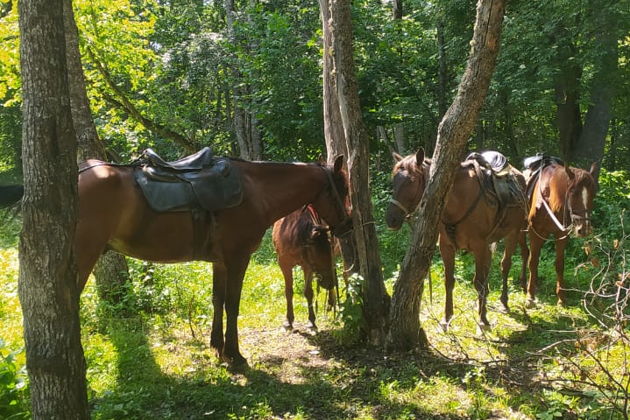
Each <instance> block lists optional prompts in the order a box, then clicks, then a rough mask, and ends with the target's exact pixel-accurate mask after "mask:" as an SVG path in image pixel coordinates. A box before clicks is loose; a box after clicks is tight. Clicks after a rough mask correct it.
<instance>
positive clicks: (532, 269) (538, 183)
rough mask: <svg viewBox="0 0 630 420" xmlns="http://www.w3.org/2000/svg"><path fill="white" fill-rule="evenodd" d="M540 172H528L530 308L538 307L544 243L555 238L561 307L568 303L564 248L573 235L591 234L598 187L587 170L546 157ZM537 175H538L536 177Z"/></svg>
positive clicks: (592, 168)
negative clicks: (541, 256)
mask: <svg viewBox="0 0 630 420" xmlns="http://www.w3.org/2000/svg"><path fill="white" fill-rule="evenodd" d="M542 159H543V161H542V162H541V167H540V173H539V174H536V172H533V173H531V171H529V170H526V171H525V175H526V176H527V178H528V185H527V191H528V192H529V191H531V194H529V195H530V196H529V215H528V218H527V221H528V225H529V228H528V231H529V242H530V248H531V254H530V256H529V282H528V284H527V306H528V307H532V306H535V301H536V287H537V284H538V260H539V258H540V249H541V248H542V246H543V244H544V242H545V241H546V240H547V239H548V238H549V237H550V236H551V235H553V236H554V240H555V248H556V264H555V266H556V267H555V268H556V295H557V296H558V304H559V305H563V304H564V303H565V295H564V249H565V248H566V246H567V241H568V239H569V235H570V234H571V233H574V234H575V235H576V236H578V237H584V236H587V235H589V234H590V233H591V213H592V211H593V198H594V197H595V192H596V185H595V179H594V178H593V174H594V173H595V171H596V169H597V168H596V164H593V165H592V166H591V169H590V172H589V171H586V170H584V169H579V168H573V167H569V166H564V165H563V164H562V163H561V162H559V161H558V160H555V159H550V158H546V157H545V158H542ZM534 174H536V175H537V176H533V175H534Z"/></svg>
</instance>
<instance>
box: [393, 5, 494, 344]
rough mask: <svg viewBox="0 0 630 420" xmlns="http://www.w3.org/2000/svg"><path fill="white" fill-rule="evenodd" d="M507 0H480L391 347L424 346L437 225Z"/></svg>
mask: <svg viewBox="0 0 630 420" xmlns="http://www.w3.org/2000/svg"><path fill="white" fill-rule="evenodd" d="M504 10H505V1H504V0H479V1H478V2H477V17H476V21H475V28H474V34H473V40H472V42H471V46H472V48H471V51H470V56H469V58H468V64H467V66H466V71H465V72H464V75H463V77H462V80H461V83H460V85H459V89H458V92H457V96H456V97H455V100H454V102H453V104H452V105H451V107H450V108H449V109H448V111H447V112H446V114H445V115H444V118H443V119H442V122H441V123H440V126H439V128H438V138H437V144H436V149H435V153H434V154H433V163H432V165H431V177H430V178H429V181H428V183H427V187H426V189H425V191H424V195H423V198H422V200H421V201H420V211H419V216H418V218H417V219H416V224H415V229H414V232H413V235H412V239H411V247H410V248H409V251H408V252H407V254H406V255H405V258H404V260H403V264H402V267H401V271H400V276H399V277H398V279H397V280H396V284H395V285H394V295H393V297H392V305H391V310H390V313H389V314H390V316H389V334H388V337H387V345H388V347H389V348H390V349H396V350H409V349H412V348H415V347H418V346H421V345H422V344H423V341H421V340H423V338H424V333H423V331H422V329H421V327H420V322H419V313H420V299H421V296H422V291H423V288H424V278H425V277H426V275H427V272H428V270H429V266H430V264H431V258H432V257H433V253H434V251H435V243H436V240H437V236H438V224H439V223H440V217H441V214H442V210H443V208H444V202H445V200H446V195H447V194H448V192H449V190H450V188H451V186H452V183H453V177H454V175H455V171H456V169H457V166H458V165H459V162H460V159H461V156H462V153H463V151H464V150H465V148H466V140H467V139H468V137H469V136H470V134H471V133H472V130H473V128H474V126H475V121H476V120H477V117H478V115H479V112H480V110H481V106H482V105H483V102H484V99H485V97H486V93H487V91H488V86H489V85H490V79H491V78H492V73H493V71H494V67H495V64H496V58H497V55H498V52H499V39H500V34H501V22H502V21H503V14H504Z"/></svg>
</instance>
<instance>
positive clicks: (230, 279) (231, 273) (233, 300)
mask: <svg viewBox="0 0 630 420" xmlns="http://www.w3.org/2000/svg"><path fill="white" fill-rule="evenodd" d="M249 258H250V254H245V255H238V256H236V257H232V258H230V261H227V262H226V267H227V274H228V275H227V284H226V293H225V313H226V316H227V321H226V327H225V344H224V345H223V359H224V360H226V361H228V362H229V363H230V364H231V365H232V366H243V365H245V366H246V365H247V360H245V358H244V357H243V356H242V355H241V352H240V351H239V348H238V313H239V304H240V300H241V291H242V289H243V277H244V276H245V270H247V265H248V264H249Z"/></svg>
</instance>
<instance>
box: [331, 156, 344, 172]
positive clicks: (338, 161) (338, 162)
mask: <svg viewBox="0 0 630 420" xmlns="http://www.w3.org/2000/svg"><path fill="white" fill-rule="evenodd" d="M342 168H343V155H339V156H337V157H336V158H335V164H334V165H333V169H334V171H335V172H340V171H341V169H342Z"/></svg>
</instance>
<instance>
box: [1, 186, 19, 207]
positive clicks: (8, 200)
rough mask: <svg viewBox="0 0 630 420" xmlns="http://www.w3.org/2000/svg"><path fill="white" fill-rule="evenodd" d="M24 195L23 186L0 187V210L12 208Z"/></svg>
mask: <svg viewBox="0 0 630 420" xmlns="http://www.w3.org/2000/svg"><path fill="white" fill-rule="evenodd" d="M23 195H24V186H23V185H0V208H5V207H9V206H12V205H14V204H16V203H17V202H19V201H20V200H21V199H22V196H23Z"/></svg>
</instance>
